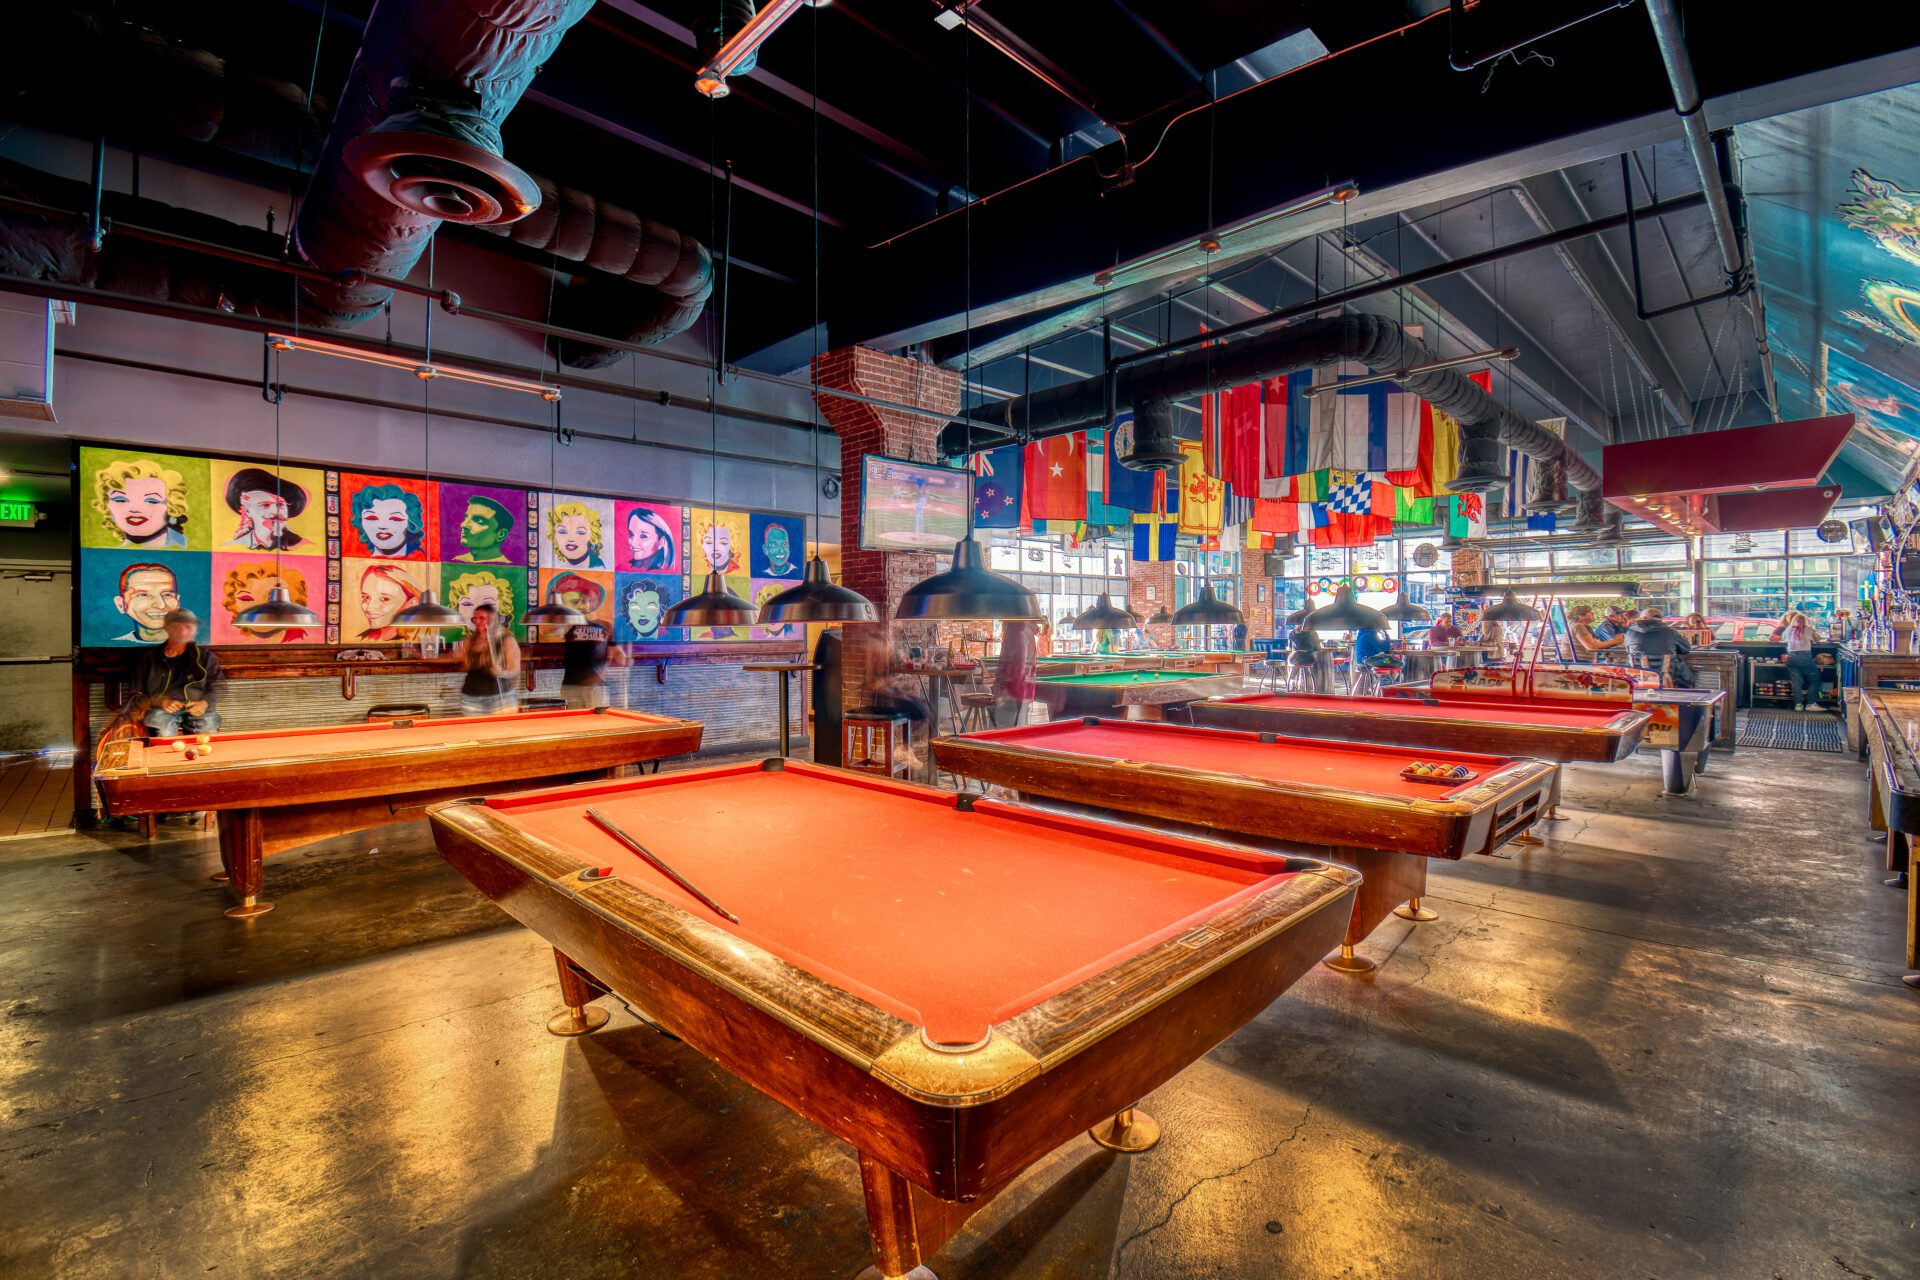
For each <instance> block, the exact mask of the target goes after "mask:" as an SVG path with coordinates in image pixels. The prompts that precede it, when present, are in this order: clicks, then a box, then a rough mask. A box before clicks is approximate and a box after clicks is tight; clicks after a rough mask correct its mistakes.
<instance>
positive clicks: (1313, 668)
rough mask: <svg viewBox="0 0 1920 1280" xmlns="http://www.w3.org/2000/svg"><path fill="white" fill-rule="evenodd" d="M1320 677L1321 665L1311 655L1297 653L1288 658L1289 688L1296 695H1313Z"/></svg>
mask: <svg viewBox="0 0 1920 1280" xmlns="http://www.w3.org/2000/svg"><path fill="white" fill-rule="evenodd" d="M1318 675H1319V663H1318V662H1317V661H1316V660H1315V658H1314V655H1313V654H1311V653H1296V654H1293V655H1291V656H1289V657H1288V658H1287V688H1288V689H1290V690H1292V691H1294V692H1296V693H1312V692H1313V690H1314V686H1315V684H1316V683H1317V677H1318Z"/></svg>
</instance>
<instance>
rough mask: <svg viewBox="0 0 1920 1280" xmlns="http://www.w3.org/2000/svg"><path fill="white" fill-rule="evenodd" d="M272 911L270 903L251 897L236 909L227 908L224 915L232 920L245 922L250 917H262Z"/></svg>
mask: <svg viewBox="0 0 1920 1280" xmlns="http://www.w3.org/2000/svg"><path fill="white" fill-rule="evenodd" d="M271 910H273V904H272V903H271V902H260V901H257V900H255V899H254V898H253V897H252V896H251V895H249V896H248V897H247V899H246V900H245V901H243V902H242V903H241V904H240V905H239V906H237V907H228V908H227V909H226V912H225V914H226V915H227V916H229V917H230V918H232V919H234V920H245V919H247V918H249V917H250V916H263V915H265V914H267V912H269V911H271Z"/></svg>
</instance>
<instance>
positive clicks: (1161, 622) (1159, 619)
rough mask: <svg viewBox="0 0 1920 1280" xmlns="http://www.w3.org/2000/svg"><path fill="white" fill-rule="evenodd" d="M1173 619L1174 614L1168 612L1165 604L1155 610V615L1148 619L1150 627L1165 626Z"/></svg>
mask: <svg viewBox="0 0 1920 1280" xmlns="http://www.w3.org/2000/svg"><path fill="white" fill-rule="evenodd" d="M1172 621H1173V615H1172V614H1170V613H1168V612H1167V608H1166V606H1165V605H1162V606H1160V607H1159V608H1158V609H1155V610H1154V611H1153V616H1152V617H1150V618H1148V619H1147V625H1148V626H1150V627H1164V626H1167V625H1168V624H1170V623H1171V622H1172Z"/></svg>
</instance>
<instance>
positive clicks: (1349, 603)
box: [1307, 586, 1387, 631]
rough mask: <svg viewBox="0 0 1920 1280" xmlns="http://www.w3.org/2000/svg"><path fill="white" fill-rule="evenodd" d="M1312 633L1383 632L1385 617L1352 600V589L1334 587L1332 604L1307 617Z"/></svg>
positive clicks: (1385, 626) (1371, 608)
mask: <svg viewBox="0 0 1920 1280" xmlns="http://www.w3.org/2000/svg"><path fill="white" fill-rule="evenodd" d="M1307 626H1308V628H1309V629H1311V630H1314V631H1385V630H1386V629H1387V615H1386V614H1384V613H1381V612H1380V611H1379V610H1378V609H1375V608H1373V607H1372V606H1370V605H1364V604H1361V603H1360V602H1359V601H1358V600H1355V599H1354V598H1353V588H1352V587H1345V586H1342V587H1336V588H1334V592H1333V603H1332V604H1330V605H1327V606H1325V607H1323V608H1319V609H1315V610H1314V611H1313V612H1312V613H1310V614H1308V615H1307Z"/></svg>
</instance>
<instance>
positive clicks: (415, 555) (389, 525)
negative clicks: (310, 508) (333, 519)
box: [340, 471, 440, 561]
mask: <svg viewBox="0 0 1920 1280" xmlns="http://www.w3.org/2000/svg"><path fill="white" fill-rule="evenodd" d="M435 488H437V486H435V485H433V484H430V483H429V482H427V481H425V480H420V479H416V478H412V477H408V476H371V475H363V474H361V473H359V472H354V471H348V472H344V473H343V474H342V475H341V477H340V497H341V504H340V505H341V517H342V518H341V521H340V524H341V535H340V554H341V555H342V556H343V557H345V558H347V559H350V560H351V559H368V560H423V561H432V560H435V559H438V558H439V554H440V551H439V531H440V525H439V519H438V515H439V513H438V510H437V508H436V504H435V502H434V490H435Z"/></svg>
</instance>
